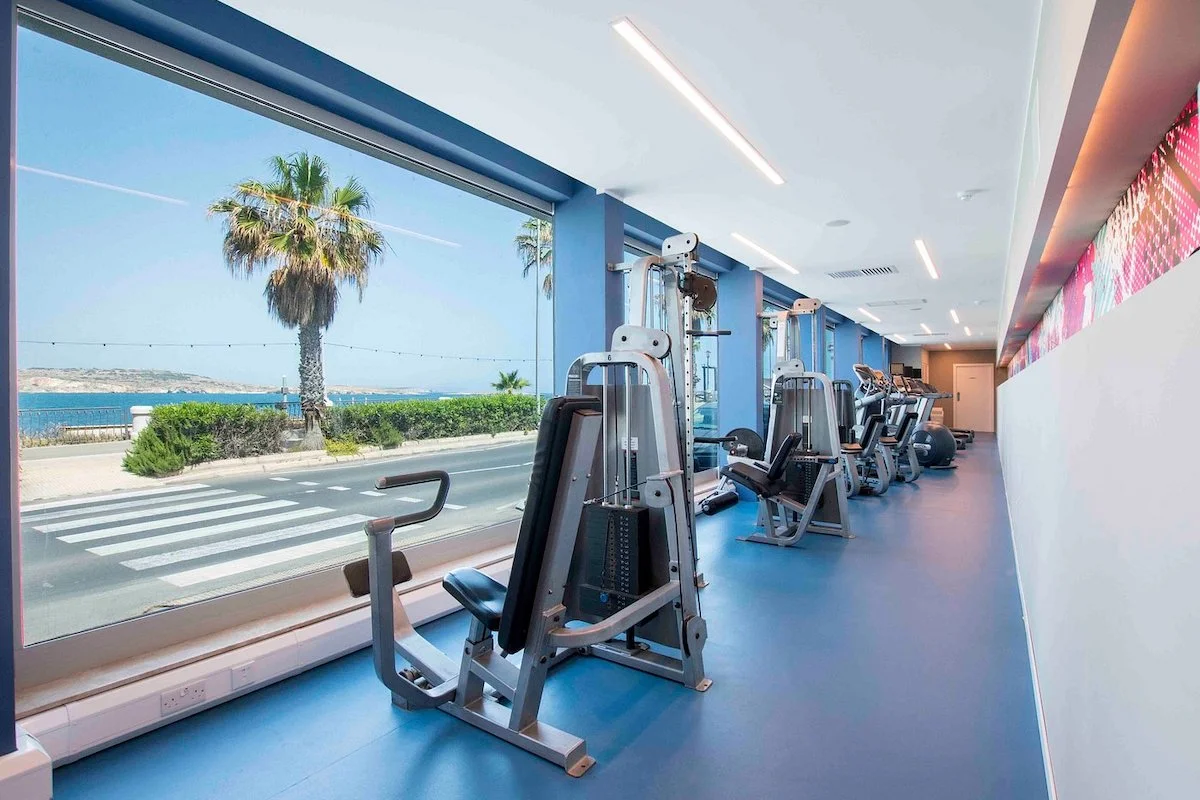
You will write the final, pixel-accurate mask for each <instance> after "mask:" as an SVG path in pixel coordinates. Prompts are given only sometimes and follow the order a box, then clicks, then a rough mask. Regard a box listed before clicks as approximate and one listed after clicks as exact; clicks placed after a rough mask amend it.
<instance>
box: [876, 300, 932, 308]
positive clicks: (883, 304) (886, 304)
mask: <svg viewBox="0 0 1200 800" xmlns="http://www.w3.org/2000/svg"><path fill="white" fill-rule="evenodd" d="M925 303H926V300H925V298H923V297H921V298H917V299H915V300H876V301H875V302H874V303H867V304H866V305H867V308H890V307H893V306H923V305H925Z"/></svg>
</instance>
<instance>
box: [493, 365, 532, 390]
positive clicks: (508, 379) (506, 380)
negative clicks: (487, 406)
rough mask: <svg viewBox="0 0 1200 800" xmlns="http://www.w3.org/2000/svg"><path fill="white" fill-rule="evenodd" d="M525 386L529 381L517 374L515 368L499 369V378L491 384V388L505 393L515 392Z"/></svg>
mask: <svg viewBox="0 0 1200 800" xmlns="http://www.w3.org/2000/svg"><path fill="white" fill-rule="evenodd" d="M527 386H529V381H527V380H525V379H524V378H522V377H521V376H519V375H517V370H515V369H514V370H513V371H512V372H504V371H501V372H500V380H498V381H496V382H495V383H493V384H492V388H493V389H495V390H496V391H497V392H504V393H505V394H515V393H516V392H519V391H521V390H522V389H524V388H525V387H527Z"/></svg>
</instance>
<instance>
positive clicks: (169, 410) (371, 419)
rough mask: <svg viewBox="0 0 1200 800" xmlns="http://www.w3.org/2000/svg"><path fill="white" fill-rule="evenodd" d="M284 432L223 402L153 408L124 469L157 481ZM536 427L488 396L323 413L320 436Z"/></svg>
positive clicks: (531, 407)
mask: <svg viewBox="0 0 1200 800" xmlns="http://www.w3.org/2000/svg"><path fill="white" fill-rule="evenodd" d="M286 426H287V415H286V414H284V413H283V412H282V411H274V410H270V409H258V408H255V407H254V406H249V405H242V406H237V405H227V404H224V403H193V402H189V403H176V404H173V405H169V406H156V407H155V409H154V412H153V413H152V414H151V415H150V424H149V426H148V427H147V428H146V429H145V430H144V431H142V432H141V433H140V434H138V437H137V439H136V440H134V443H133V447H131V448H130V450H129V452H128V453H126V454H125V460H124V462H123V465H124V467H125V469H126V470H128V471H129V472H132V473H134V474H135V475H144V476H146V477H152V478H157V477H162V476H163V475H170V474H172V473H176V472H179V471H180V470H181V469H183V468H184V467H186V466H188V465H189V464H199V463H200V462H202V461H215V460H217V459H221V458H242V457H244V456H259V455H265V454H267V453H278V452H280V450H281V449H282V437H283V431H284V428H285V427H286ZM537 426H538V413H537V400H536V398H533V397H530V396H528V395H519V394H490V395H474V396H470V397H453V398H448V399H446V400H396V401H393V402H388V403H364V404H363V405H354V406H339V407H337V408H332V409H328V410H327V412H326V420H325V426H324V427H325V434H326V436H328V437H329V439H331V440H333V441H335V442H337V443H339V445H338V446H339V447H340V448H342V449H343V450H344V451H345V452H349V450H348V448H346V445H349V444H357V445H375V446H378V447H385V448H387V447H396V446H397V445H399V444H401V443H402V442H405V441H411V440H414V439H443V438H447V437H451V436H471V435H474V434H488V433H492V434H495V433H504V432H507V431H531V430H536V429H537Z"/></svg>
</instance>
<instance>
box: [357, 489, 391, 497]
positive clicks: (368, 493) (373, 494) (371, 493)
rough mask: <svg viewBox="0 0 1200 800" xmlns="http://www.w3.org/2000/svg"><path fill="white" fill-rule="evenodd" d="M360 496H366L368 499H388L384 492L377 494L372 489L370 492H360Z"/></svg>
mask: <svg viewBox="0 0 1200 800" xmlns="http://www.w3.org/2000/svg"><path fill="white" fill-rule="evenodd" d="M359 494H365V495H366V496H367V497H386V496H387V495H385V494H384V493H383V492H377V491H375V490H374V489H372V490H370V491H366V492H359Z"/></svg>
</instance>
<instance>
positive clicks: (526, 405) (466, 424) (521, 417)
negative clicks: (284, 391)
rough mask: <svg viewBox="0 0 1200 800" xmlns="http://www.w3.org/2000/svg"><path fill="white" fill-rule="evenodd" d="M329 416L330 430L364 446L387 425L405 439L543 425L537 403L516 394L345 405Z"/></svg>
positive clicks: (432, 437) (375, 442)
mask: <svg viewBox="0 0 1200 800" xmlns="http://www.w3.org/2000/svg"><path fill="white" fill-rule="evenodd" d="M330 412H331V413H330V419H329V429H330V430H331V431H336V432H337V435H338V437H339V438H345V439H351V440H353V441H355V442H358V443H360V444H377V443H379V441H380V439H381V436H380V435H379V432H380V430H381V429H383V426H384V425H388V426H391V427H392V428H394V429H395V430H396V431H397V432H398V433H399V434H400V437H401V440H403V441H411V440H414V439H442V438H446V437H450V436H471V435H477V434H486V433H492V434H495V433H504V432H507V431H529V430H536V429H537V425H538V414H537V399H536V398H534V397H530V396H528V395H513V394H491V395H478V396H471V397H453V398H448V399H446V400H395V401H390V402H383V403H365V404H363V405H354V406H340V407H338V408H334V409H331V410H330ZM384 430H386V429H384ZM398 443H399V442H397V444H398Z"/></svg>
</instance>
